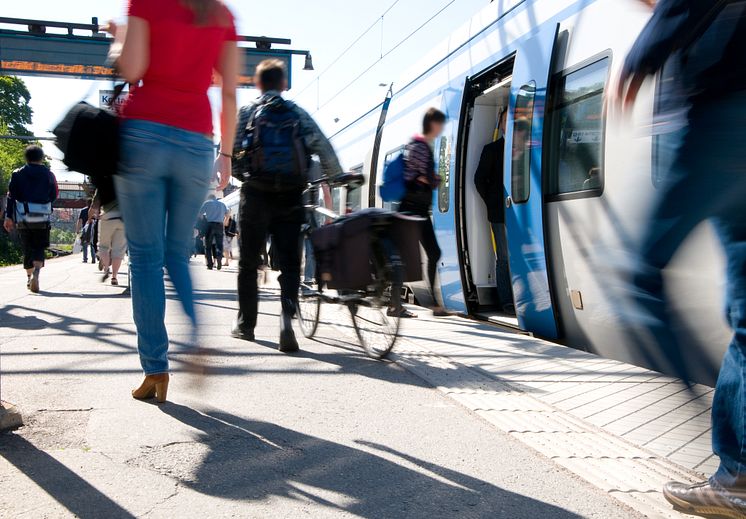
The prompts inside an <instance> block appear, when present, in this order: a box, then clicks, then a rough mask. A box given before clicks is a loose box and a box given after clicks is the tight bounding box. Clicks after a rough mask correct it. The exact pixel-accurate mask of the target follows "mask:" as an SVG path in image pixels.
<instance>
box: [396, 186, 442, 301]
mask: <svg viewBox="0 0 746 519" xmlns="http://www.w3.org/2000/svg"><path fill="white" fill-rule="evenodd" d="M430 200H432V193H431V192H428V194H426V195H423V194H422V193H413V194H411V193H408V194H407V196H406V197H405V198H404V200H403V201H402V203H401V205H400V206H399V211H401V212H402V213H407V214H412V215H415V216H419V217H421V218H424V219H425V221H424V222H422V228H421V229H420V232H421V235H420V243H421V244H422V248H423V249H425V255H426V256H427V281H428V283H429V285H430V293H431V294H432V296H433V301H434V302H435V304H436V305H439V304H441V303H440V299H441V298H440V297H439V296H438V294H437V292H436V291H435V282H436V276H437V273H438V262H439V261H440V256H441V251H440V246H439V245H438V239H437V238H436V237H435V228H434V227H433V221H432V219H431V218H430Z"/></svg>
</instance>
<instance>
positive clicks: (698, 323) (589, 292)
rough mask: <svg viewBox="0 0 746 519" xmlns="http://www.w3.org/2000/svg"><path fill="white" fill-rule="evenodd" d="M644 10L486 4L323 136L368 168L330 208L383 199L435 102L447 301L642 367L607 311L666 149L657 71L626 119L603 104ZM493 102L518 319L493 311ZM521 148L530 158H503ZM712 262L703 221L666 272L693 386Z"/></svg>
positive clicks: (716, 288)
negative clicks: (518, 131)
mask: <svg viewBox="0 0 746 519" xmlns="http://www.w3.org/2000/svg"><path fill="white" fill-rule="evenodd" d="M649 16H650V14H649V12H647V11H645V10H644V9H643V8H642V7H641V6H640V5H639V4H638V3H636V2H632V1H624V0H499V1H495V2H492V3H491V4H490V5H489V6H487V7H485V8H484V9H483V10H482V11H481V12H480V13H478V14H477V15H476V16H475V17H474V18H473V19H472V20H471V22H470V23H468V24H466V25H465V26H463V27H461V28H460V29H458V30H457V31H456V32H454V33H453V34H452V35H451V36H450V38H448V39H447V40H446V41H444V42H443V43H442V44H441V45H439V46H437V47H436V48H435V49H433V50H432V52H431V53H430V54H429V55H428V56H427V57H426V58H424V59H423V60H422V61H420V62H419V64H417V65H416V66H415V67H414V69H413V70H412V71H411V72H410V73H409V74H407V75H406V77H405V78H403V80H402V81H400V82H398V83H397V84H396V85H397V88H396V89H395V90H394V94H393V96H392V97H389V98H387V100H386V101H384V102H383V103H381V105H378V106H376V107H373V108H372V109H371V110H369V111H368V112H367V113H365V114H364V115H362V116H361V117H359V118H358V119H356V120H355V121H354V122H352V123H351V124H349V125H348V126H346V127H344V128H343V129H341V130H340V131H339V132H337V133H336V134H335V135H334V136H333V139H332V141H333V144H334V146H335V148H336V149H337V152H338V154H339V156H340V159H341V160H342V162H343V166H344V167H345V168H346V169H347V170H350V171H361V172H363V173H364V174H365V176H366V178H367V184H366V185H365V186H364V187H363V189H362V192H360V191H358V192H357V193H355V192H353V193H350V194H346V193H339V194H337V196H336V197H335V204H336V205H338V207H345V206H346V207H348V208H349V209H353V210H354V209H357V208H361V207H368V206H382V205H383V204H382V201H381V199H380V197H379V195H378V189H377V186H378V185H379V184H380V182H381V178H382V174H383V168H384V165H385V163H386V160H387V159H388V158H391V157H392V156H395V154H396V153H398V152H399V150H401V148H402V146H403V145H404V144H405V143H406V142H408V140H409V139H410V138H411V136H412V134H414V133H415V132H416V131H417V130H418V128H419V127H420V123H421V118H422V115H423V113H424V112H425V111H426V110H427V108H429V107H431V106H434V107H437V108H440V109H442V110H443V111H444V112H445V113H446V114H447V115H448V117H449V122H448V124H447V126H446V131H445V133H444V134H443V136H442V137H441V138H440V139H439V140H438V141H436V143H435V154H436V162H437V169H438V171H439V174H440V175H441V177H442V180H443V182H442V185H441V187H440V189H439V190H438V192H437V193H436V195H435V201H434V206H433V220H434V223H435V227H436V231H437V236H438V240H439V243H440V246H441V248H442V250H443V256H442V258H441V262H440V264H439V277H440V284H441V291H442V296H443V300H444V302H445V304H446V306H447V307H448V308H449V309H450V310H453V311H456V312H460V313H463V314H468V315H473V316H480V317H483V318H488V319H491V320H493V321H496V322H498V323H502V324H504V325H508V326H514V327H517V328H519V329H520V330H523V331H525V332H529V333H533V334H535V335H537V336H540V337H544V338H547V339H550V340H553V341H557V342H561V343H564V344H567V345H569V346H572V347H575V348H579V349H583V350H587V351H590V352H594V353H596V354H598V355H600V356H603V357H608V358H612V359H618V360H622V361H626V362H631V363H634V364H637V365H643V366H644V365H648V360H647V359H649V358H651V353H652V352H650V351H645V347H644V346H642V345H641V344H640V343H638V342H637V341H636V340H635V339H634V338H633V337H632V336H631V335H630V334H629V333H628V330H627V329H625V326H624V325H623V324H622V323H623V322H622V321H621V320H619V319H618V315H619V307H618V303H619V301H618V297H617V293H618V292H617V291H618V289H619V286H620V285H621V284H622V276H623V275H624V271H625V266H624V265H625V262H626V261H627V258H628V256H629V252H630V251H633V250H634V249H635V246H636V244H637V242H638V240H639V239H640V236H641V232H642V230H643V229H644V227H645V225H646V220H647V218H648V213H649V208H650V200H651V197H652V196H653V195H654V194H655V189H656V185H657V183H658V179H659V178H660V176H661V174H662V172H664V171H665V169H666V164H665V162H666V157H665V155H664V154H662V153H657V152H656V151H657V149H658V144H659V140H660V139H661V138H663V137H661V136H656V135H655V131H653V130H651V128H653V127H654V125H652V124H651V121H654V120H655V112H656V108H657V100H658V98H659V96H660V91H661V89H662V88H664V87H665V81H663V80H662V79H661V78H660V77H658V78H651V80H650V81H648V82H647V83H646V84H645V86H644V88H643V91H642V92H641V95H640V97H639V101H638V103H637V104H636V107H635V109H634V113H632V114H631V115H629V114H627V115H626V116H625V115H622V114H616V113H614V111H613V110H612V111H607V110H606V108H605V104H604V101H603V99H604V96H605V94H606V93H607V91H608V90H609V89H610V88H611V86H610V82H611V81H612V78H614V77H616V76H617V74H618V71H619V68H620V67H621V65H622V63H623V61H624V57H625V55H626V53H627V51H628V50H629V49H630V47H631V45H632V44H633V42H634V40H635V38H636V36H637V35H638V34H639V32H640V30H641V29H642V27H643V26H644V24H645V23H646V21H647V20H648V18H649ZM504 109H507V110H508V117H507V130H506V135H505V140H506V153H505V157H506V159H505V167H504V188H505V205H506V223H507V229H508V243H509V252H510V254H509V255H510V261H509V264H510V266H509V268H510V272H509V275H510V278H511V279H512V283H513V288H514V298H515V308H516V314H517V315H516V316H510V315H504V314H501V313H499V312H496V311H494V305H493V303H494V299H495V295H494V293H495V272H494V270H495V252H494V248H493V245H492V243H493V242H492V237H491V234H490V226H489V223H488V221H487V213H486V208H485V205H484V203H483V202H482V200H481V198H480V197H479V196H478V194H477V192H476V189H475V187H474V182H473V177H474V173H475V170H476V168H477V164H478V161H479V158H480V154H481V151H482V148H483V146H484V145H486V144H488V143H489V142H491V141H492V140H493V139H494V135H495V127H496V122H497V118H498V114H500V112H501V111H502V110H504ZM384 117H385V119H384ZM518 118H521V119H524V120H525V121H528V122H529V123H530V137H529V138H528V139H515V140H514V139H513V128H514V122H515V121H516V119H518ZM382 121H383V124H382V125H380V123H381V122H382ZM703 138H706V136H703ZM518 155H525V156H526V157H530V160H520V161H514V160H512V158H513V157H514V156H518ZM346 198H347V199H346ZM722 262H723V258H722V253H721V252H720V250H719V246H718V244H717V241H716V239H715V237H714V234H713V233H712V232H711V230H710V229H709V227H708V226H706V225H703V226H702V228H700V229H698V230H697V232H696V233H695V235H693V236H692V237H691V238H690V239H689V241H688V242H687V243H686V244H685V246H684V247H683V249H682V250H681V251H680V253H679V254H678V256H677V257H676V259H675V261H674V264H673V265H672V266H671V268H670V269H669V271H668V272H667V281H668V290H669V292H670V294H669V295H670V296H671V297H670V300H671V301H672V308H671V311H672V312H673V314H674V316H675V320H676V322H677V327H678V329H679V333H680V335H681V337H682V342H681V344H682V350H683V351H684V355H685V356H686V359H687V363H688V365H689V368H690V372H691V373H692V374H693V377H692V378H694V379H695V380H698V381H701V382H705V383H712V382H713V381H714V378H715V376H716V374H717V370H718V366H719V363H720V359H721V357H722V354H723V352H724V349H725V347H726V345H727V343H728V337H729V331H728V329H727V327H726V326H725V322H724V319H723V317H722V310H721V304H720V296H721V292H722V290H723V284H724V281H723V279H722V274H721V271H722ZM413 290H414V291H415V294H416V295H419V296H421V297H424V296H423V294H422V293H421V292H420V291H419V289H418V287H416V286H415V287H413ZM464 340H465V341H468V337H465V339H464Z"/></svg>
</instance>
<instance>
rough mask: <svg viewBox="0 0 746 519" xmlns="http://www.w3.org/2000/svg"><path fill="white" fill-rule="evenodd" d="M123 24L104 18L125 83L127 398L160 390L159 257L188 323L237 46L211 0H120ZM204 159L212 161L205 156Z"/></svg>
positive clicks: (224, 155) (225, 131)
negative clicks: (134, 383)
mask: <svg viewBox="0 0 746 519" xmlns="http://www.w3.org/2000/svg"><path fill="white" fill-rule="evenodd" d="M127 14H128V23H127V26H126V27H117V26H116V25H115V24H113V23H112V24H110V26H109V32H111V33H113V34H114V36H115V43H114V44H113V45H112V50H111V53H112V58H114V59H115V61H116V68H117V70H118V72H119V73H120V74H121V75H122V76H123V77H124V79H125V80H126V81H127V82H128V83H129V84H130V85H132V87H131V88H130V94H129V96H128V99H127V101H126V103H125V104H124V106H123V108H122V111H121V116H122V123H121V130H120V132H121V158H120V164H119V174H118V175H117V176H116V177H115V179H114V180H115V186H116V192H117V198H118V200H119V205H120V208H121V210H122V216H123V218H124V221H125V223H126V235H127V243H128V246H129V256H130V271H131V277H132V280H131V291H132V308H133V313H134V320H135V325H136V327H137V346H138V351H139V353H140V364H141V365H142V369H143V371H144V372H145V379H144V381H143V383H142V385H141V386H140V387H139V388H137V389H135V390H134V391H132V396H133V397H134V398H137V399H150V398H154V397H155V398H156V399H157V400H158V401H159V402H163V401H165V400H166V392H167V389H168V382H169V375H168V371H169V363H168V343H169V338H168V333H167V331H166V325H165V307H166V296H165V284H164V279H163V277H164V276H163V267H164V265H165V267H166V269H167V270H168V274H169V277H170V278H171V281H172V283H173V285H174V288H175V289H176V292H177V294H178V297H179V299H180V300H181V304H182V307H183V309H184V311H185V313H186V314H187V316H188V317H189V319H190V321H191V322H192V325H193V326H194V327H195V329H196V325H197V316H196V312H195V305H194V294H193V290H192V280H191V277H190V274H189V255H190V253H191V251H192V243H193V242H192V229H193V228H194V225H195V222H196V221H197V214H198V212H199V208H200V206H201V204H202V202H203V201H204V200H205V196H206V195H207V191H208V187H209V185H210V183H211V181H212V180H213V179H214V177H215V174H216V173H217V174H219V176H220V181H219V188H220V189H222V188H223V187H225V186H226V185H227V184H228V181H229V180H230V170H231V153H230V146H231V144H232V143H233V132H234V131H235V126H236V124H235V121H236V87H237V82H238V47H237V44H236V40H237V36H236V30H235V25H234V21H233V15H232V14H231V12H230V11H229V9H228V8H227V7H225V5H224V4H223V3H222V2H220V1H218V0H159V1H158V2H153V1H152V0H130V1H129V7H128V13H127ZM213 72H216V73H217V74H219V76H220V85H221V89H222V115H221V119H220V120H221V129H222V132H221V135H222V143H221V147H220V154H219V156H218V158H217V160H215V159H214V153H215V152H214V146H213V142H212V138H211V135H212V131H213V128H212V114H211V109H210V100H209V98H208V95H207V91H208V89H209V88H210V86H211V85H212V84H213ZM214 160H215V163H214V168H213V161H214Z"/></svg>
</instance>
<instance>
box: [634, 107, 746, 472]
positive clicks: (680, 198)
mask: <svg viewBox="0 0 746 519" xmlns="http://www.w3.org/2000/svg"><path fill="white" fill-rule="evenodd" d="M744 126H746V93H744V94H741V95H737V96H731V97H730V98H726V99H723V100H721V101H718V102H713V103H710V104H709V105H708V106H706V107H697V108H695V109H693V111H692V114H691V115H690V121H689V126H688V128H687V129H686V131H684V132H682V133H681V135H680V138H679V139H674V140H677V141H678V142H672V143H671V144H672V146H673V148H672V149H673V153H674V157H675V160H674V163H673V166H672V167H671V170H670V171H669V172H668V174H667V176H666V177H665V178H664V179H663V184H662V185H661V187H660V188H659V191H658V195H657V199H656V202H655V205H654V209H653V215H652V218H651V220H650V223H649V226H648V229H647V231H646V234H645V237H644V239H643V244H642V247H641V251H640V254H639V257H638V259H637V267H636V271H635V277H634V284H635V288H636V293H635V299H636V302H637V304H638V308H641V309H643V310H645V312H644V313H643V315H642V319H644V322H645V323H646V324H647V328H648V331H649V332H651V333H652V337H653V338H654V339H655V340H656V341H657V343H658V347H659V349H658V350H657V353H658V355H660V356H664V357H666V358H665V359H664V360H665V361H667V362H668V363H669V365H670V364H673V365H674V366H675V367H676V368H677V369H678V370H679V372H680V373H681V374H682V376H686V371H687V370H686V366H685V365H684V364H683V361H682V359H681V356H680V353H679V352H680V349H679V347H678V344H677V342H676V340H675V338H674V336H673V333H672V332H671V331H670V330H671V326H670V319H669V316H668V314H667V312H666V310H665V304H664V292H663V277H662V270H663V269H664V268H665V267H666V265H668V263H669V262H670V261H671V258H672V257H673V255H674V253H675V252H676V250H677V249H678V248H679V246H680V245H681V243H682V242H683V241H684V239H685V238H686V237H687V236H688V235H689V234H690V232H691V231H692V230H693V229H694V228H695V227H696V226H697V225H699V224H700V223H701V222H703V221H704V220H710V221H711V222H712V223H713V225H714V227H715V230H716V232H717V234H718V236H719V238H720V241H721V243H722V245H723V249H724V251H725V255H726V258H727V267H726V269H727V277H728V285H727V295H726V317H727V319H728V322H729V323H730V325H731V326H732V328H733V330H734V332H735V333H734V336H733V340H732V342H731V344H730V346H729V348H728V351H727V352H726V354H725V358H724V359H723V363H722V366H721V369H720V376H719V378H718V381H717V385H716V389H715V396H714V402H713V408H712V427H713V431H712V443H713V451H714V452H715V454H717V455H718V456H719V457H720V468H719V469H718V471H717V473H716V474H715V475H714V476H713V478H715V479H716V480H717V481H718V482H719V483H720V484H722V485H724V486H742V487H743V486H746V132H744V131H743V128H744Z"/></svg>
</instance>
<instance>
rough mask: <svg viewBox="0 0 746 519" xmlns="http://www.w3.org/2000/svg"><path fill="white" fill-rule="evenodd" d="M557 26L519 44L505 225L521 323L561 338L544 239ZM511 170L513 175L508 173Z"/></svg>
mask: <svg viewBox="0 0 746 519" xmlns="http://www.w3.org/2000/svg"><path fill="white" fill-rule="evenodd" d="M558 28H559V26H558V25H556V24H546V25H544V26H542V27H540V28H539V30H538V32H537V33H536V35H535V36H533V37H531V38H529V39H527V40H525V41H521V42H520V43H519V44H518V46H517V51H516V58H515V65H514V67H513V82H512V85H511V93H510V110H509V112H508V122H507V131H506V146H507V149H509V150H511V153H510V154H507V153H506V157H505V168H506V170H505V171H506V175H505V189H506V190H507V191H508V198H507V199H506V202H505V205H506V209H505V224H506V227H507V231H508V251H509V257H510V274H511V277H512V279H511V280H512V285H513V298H514V301H515V308H516V314H517V317H518V322H519V324H520V326H521V328H522V329H524V330H527V331H531V332H533V333H535V334H537V335H539V336H542V337H544V338H547V339H556V338H558V337H559V332H558V327H557V318H556V316H555V306H554V302H553V300H552V292H551V290H550V286H549V273H548V272H547V255H546V246H545V240H544V193H543V191H544V187H543V182H542V180H543V178H542V176H543V169H542V153H543V146H542V144H543V139H544V115H545V114H544V112H545V109H546V105H547V93H548V89H549V76H550V71H551V68H552V56H553V53H554V46H555V42H556V41H557V31H558ZM508 171H510V174H509V175H508V174H507V172H508Z"/></svg>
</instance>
